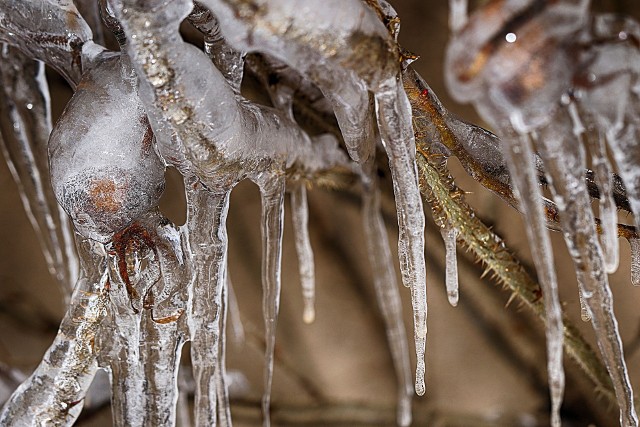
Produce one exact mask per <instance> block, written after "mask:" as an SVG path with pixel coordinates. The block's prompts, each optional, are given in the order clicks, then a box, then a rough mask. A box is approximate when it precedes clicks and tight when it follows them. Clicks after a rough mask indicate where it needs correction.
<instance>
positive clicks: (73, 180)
mask: <svg viewBox="0 0 640 427" xmlns="http://www.w3.org/2000/svg"><path fill="white" fill-rule="evenodd" d="M49 157H50V164H51V180H52V184H53V188H54V191H55V194H56V197H57V199H58V201H59V202H60V204H61V205H62V207H63V208H64V210H65V211H66V212H67V213H68V214H69V215H70V216H71V219H72V221H73V224H74V226H75V227H76V229H77V230H78V232H79V233H81V234H82V235H83V236H86V237H89V238H91V239H94V240H97V241H99V242H102V243H105V242H107V241H109V240H110V239H111V237H112V235H113V234H114V233H116V232H118V231H120V230H121V229H123V228H124V227H126V226H127V225H129V224H130V223H131V222H132V221H134V220H135V219H136V218H138V217H139V216H140V215H142V214H143V213H145V212H147V211H148V210H150V209H151V208H153V207H154V206H157V204H158V200H159V198H160V196H161V194H162V191H163V189H164V165H163V163H162V161H161V160H160V158H159V157H158V156H157V154H156V152H155V150H154V136H153V133H152V131H151V127H150V126H149V122H148V121H147V118H146V114H145V111H144V108H143V107H142V104H141V103H140V100H139V97H138V94H137V88H136V86H135V80H130V79H127V78H123V68H122V64H121V61H120V57H119V56H111V57H109V58H106V59H105V60H103V61H102V62H100V63H99V64H98V65H97V66H96V67H95V68H93V69H92V70H91V71H90V72H88V73H87V74H86V75H85V76H84V77H83V79H82V81H81V82H80V85H79V86H78V91H77V92H76V93H75V94H74V96H73V98H72V99H71V101H70V102H69V104H68V105H67V108H66V109H65V111H64V113H63V114H62V116H61V117H60V120H59V121H58V123H57V124H56V126H55V128H54V130H53V132H52V134H51V138H50V140H49Z"/></svg>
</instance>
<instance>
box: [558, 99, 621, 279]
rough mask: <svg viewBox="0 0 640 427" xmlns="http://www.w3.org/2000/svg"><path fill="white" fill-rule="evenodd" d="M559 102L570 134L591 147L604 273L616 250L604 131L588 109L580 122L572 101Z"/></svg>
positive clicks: (615, 212)
mask: <svg viewBox="0 0 640 427" xmlns="http://www.w3.org/2000/svg"><path fill="white" fill-rule="evenodd" d="M562 102H563V104H565V105H567V110H568V112H569V116H570V117H571V122H572V124H573V134H574V135H575V136H576V138H580V137H581V136H582V135H583V134H584V137H585V139H586V143H587V145H588V146H589V149H590V150H591V158H592V159H593V168H594V172H595V175H596V177H597V181H598V189H599V191H600V198H599V205H600V220H601V227H602V239H601V241H602V250H603V253H604V262H605V269H606V271H607V273H613V272H615V271H616V270H617V269H618V262H619V260H620V251H619V246H618V209H617V207H616V204H615V202H614V201H613V168H612V167H611V164H610V163H609V159H608V157H607V148H606V142H605V136H604V133H603V132H602V131H601V130H598V129H596V124H595V122H594V120H593V119H592V118H591V117H589V113H586V112H585V113H584V114H583V115H584V116H586V117H587V120H588V122H587V127H585V126H584V125H583V124H582V120H581V118H580V115H579V112H578V108H577V106H576V103H575V102H573V101H572V100H571V99H570V97H569V96H567V95H565V96H563V98H562Z"/></svg>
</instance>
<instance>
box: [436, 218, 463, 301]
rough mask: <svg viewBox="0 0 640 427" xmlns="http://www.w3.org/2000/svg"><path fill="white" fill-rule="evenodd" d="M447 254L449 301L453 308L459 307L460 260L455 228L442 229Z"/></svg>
mask: <svg viewBox="0 0 640 427" xmlns="http://www.w3.org/2000/svg"><path fill="white" fill-rule="evenodd" d="M440 234H442V240H444V248H445V253H446V255H445V256H446V266H447V267H446V275H447V277H446V285H447V299H448V300H449V304H451V305H452V306H453V307H455V306H457V305H458V297H459V293H458V259H457V255H456V239H457V237H458V230H456V229H455V228H454V227H451V226H446V227H444V228H441V229H440Z"/></svg>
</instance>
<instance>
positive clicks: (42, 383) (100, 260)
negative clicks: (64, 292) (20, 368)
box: [0, 239, 109, 426]
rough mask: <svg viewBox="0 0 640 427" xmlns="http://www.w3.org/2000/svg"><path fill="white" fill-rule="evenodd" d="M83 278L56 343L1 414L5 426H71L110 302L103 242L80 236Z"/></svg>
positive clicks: (90, 372)
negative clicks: (100, 243)
mask: <svg viewBox="0 0 640 427" xmlns="http://www.w3.org/2000/svg"><path fill="white" fill-rule="evenodd" d="M77 249H78V253H79V255H80V260H81V266H82V271H81V277H80V279H79V280H78V283H77V286H76V287H75V291H74V293H73V295H72V297H71V304H70V306H69V309H68V310H67V313H66V315H65V317H64V319H63V320H62V323H61V325H60V330H59V331H58V335H57V336H56V338H55V340H54V342H53V344H52V345H51V347H49V349H48V350H47V353H46V354H45V356H44V358H43V360H42V362H41V363H40V365H39V366H38V367H37V368H36V370H35V371H34V373H33V374H32V375H31V376H30V377H29V378H28V379H27V380H26V381H25V382H24V383H23V384H22V385H20V387H18V389H17V390H16V391H15V392H14V393H13V395H12V396H11V398H10V399H9V401H7V403H6V404H5V406H4V408H3V409H2V411H1V412H0V424H2V425H24V426H34V425H45V424H46V425H71V424H73V422H74V421H75V420H76V419H77V417H78V415H80V411H81V410H82V406H83V403H84V396H85V394H86V392H87V390H88V389H89V386H90V385H91V381H92V380H93V377H94V375H95V373H96V371H97V369H98V364H97V362H96V353H95V351H96V347H94V340H95V338H96V337H97V336H98V334H99V332H98V331H99V329H100V326H101V323H102V322H103V320H104V319H105V316H106V314H107V309H108V303H109V294H108V292H109V280H108V275H107V273H106V263H105V253H104V249H103V248H102V245H99V244H96V243H95V242H91V241H87V240H80V239H79V240H78V247H77Z"/></svg>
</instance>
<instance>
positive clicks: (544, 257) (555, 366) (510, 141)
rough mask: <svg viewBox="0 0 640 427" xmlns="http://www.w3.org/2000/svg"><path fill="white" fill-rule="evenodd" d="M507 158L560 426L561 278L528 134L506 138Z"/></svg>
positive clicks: (553, 414) (516, 120)
mask: <svg viewBox="0 0 640 427" xmlns="http://www.w3.org/2000/svg"><path fill="white" fill-rule="evenodd" d="M513 122H514V124H515V127H516V129H519V130H521V131H522V130H523V129H522V127H521V126H520V124H521V121H520V120H519V117H517V116H514V118H513ZM503 147H504V152H505V159H506V161H507V165H508V167H509V172H510V174H511V177H512V179H513V183H514V188H515V190H516V193H517V195H518V200H519V201H520V205H521V209H522V211H523V212H524V214H525V218H526V222H527V225H528V226H527V227H526V231H527V236H528V238H529V247H530V249H531V254H532V256H533V261H534V263H535V265H536V270H537V271H538V275H539V279H540V285H541V287H542V296H543V298H544V306H545V316H546V330H545V332H546V337H547V371H548V374H549V392H550V394H551V425H552V426H559V425H560V423H561V421H560V407H561V405H562V398H563V394H564V384H565V381H564V369H563V366H562V345H563V342H564V335H563V324H562V309H561V306H560V299H559V297H558V282H557V279H556V274H555V265H554V262H553V250H552V249H551V241H550V239H549V232H548V231H547V228H546V218H545V215H544V212H543V209H542V204H541V203H540V201H541V200H542V194H541V191H540V187H539V185H538V171H537V169H536V167H535V162H534V155H533V150H532V148H531V143H530V141H529V137H528V136H527V135H526V134H524V133H521V134H520V135H512V138H505V139H503Z"/></svg>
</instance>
